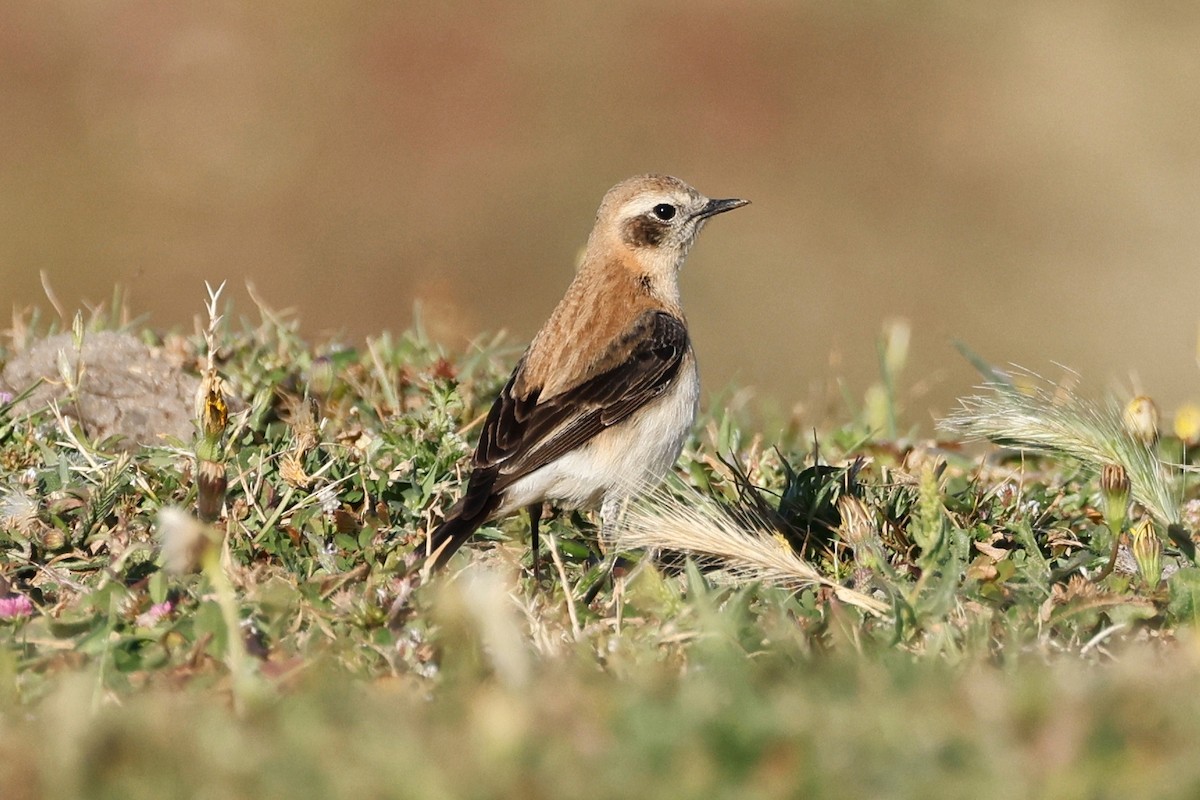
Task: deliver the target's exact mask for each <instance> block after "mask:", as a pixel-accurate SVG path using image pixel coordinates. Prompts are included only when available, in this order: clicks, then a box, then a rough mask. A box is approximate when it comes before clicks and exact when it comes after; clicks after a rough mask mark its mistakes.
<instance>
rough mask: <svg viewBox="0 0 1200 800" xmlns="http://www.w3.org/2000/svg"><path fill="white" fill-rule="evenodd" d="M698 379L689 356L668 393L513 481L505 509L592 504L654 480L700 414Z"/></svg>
mask: <svg viewBox="0 0 1200 800" xmlns="http://www.w3.org/2000/svg"><path fill="white" fill-rule="evenodd" d="M699 399H700V379H699V374H698V373H697V371H696V361H695V359H694V358H692V357H691V356H690V354H689V356H688V358H687V360H686V361H685V362H684V363H683V364H682V365H681V366H680V374H679V376H678V378H677V380H676V381H675V383H674V384H673V385H672V386H671V388H670V389H668V390H667V392H666V393H664V394H663V396H662V397H659V398H658V399H656V400H654V401H653V402H652V403H650V404H648V405H646V406H645V407H644V408H642V409H639V410H638V411H637V412H636V413H634V414H633V415H631V416H630V417H629V418H628V419H626V420H624V421H623V422H621V423H620V424H619V425H614V426H613V427H612V428H609V429H608V430H606V431H604V432H603V433H601V434H599V435H598V436H596V438H594V439H592V440H591V441H590V442H589V443H588V444H586V445H584V446H583V447H580V448H579V449H577V450H574V451H572V452H570V453H567V454H566V455H564V456H562V457H561V458H559V459H558V460H557V461H554V462H553V463H550V464H547V465H546V466H544V467H542V468H541V469H539V470H537V471H536V472H533V473H530V474H529V475H527V476H526V477H524V478H522V479H521V480H519V481H517V482H516V483H514V484H513V485H512V486H511V487H509V489H508V490H507V491H506V492H505V497H504V505H503V508H502V510H501V513H505V512H507V511H511V510H515V509H518V508H522V507H524V506H527V505H530V504H531V503H536V502H540V501H543V500H549V501H551V502H553V503H555V504H557V505H559V506H562V507H564V508H581V507H590V506H595V505H596V504H598V503H599V502H600V501H601V500H602V499H604V498H605V497H606V496H617V497H623V496H627V495H630V494H633V493H635V492H637V491H639V490H640V489H644V488H648V486H652V485H653V484H656V483H657V482H658V481H659V480H661V479H662V477H663V476H664V475H665V474H666V473H667V471H668V470H669V469H670V468H671V466H672V465H673V464H674V463H675V460H676V459H677V458H679V453H680V451H682V450H683V443H684V441H685V440H686V439H687V435H688V432H689V431H690V430H691V428H692V423H693V421H695V418H696V410H697V406H698V403H699Z"/></svg>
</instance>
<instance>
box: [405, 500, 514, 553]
mask: <svg viewBox="0 0 1200 800" xmlns="http://www.w3.org/2000/svg"><path fill="white" fill-rule="evenodd" d="M499 504H500V499H499V498H498V497H497V498H489V500H488V502H486V503H484V504H483V506H482V507H477V508H473V509H467V508H464V507H463V505H464V504H463V503H459V504H458V505H456V506H455V507H454V508H452V509H450V514H449V515H448V516H447V517H446V520H445V521H444V522H443V523H442V524H441V525H438V526H437V527H436V528H434V529H433V533H431V534H429V538H428V539H427V540H426V542H425V547H424V548H423V549H424V552H425V553H426V554H427V555H426V559H427V562H426V563H428V564H429V566H430V568H431V569H435V570H436V569H441V568H442V567H444V566H446V563H447V562H448V561H449V560H450V557H451V556H453V555H454V554H455V553H457V552H458V548H460V547H462V546H463V545H464V544H466V542H467V540H468V539H470V538H471V536H472V535H473V534H474V533H475V531H477V530H479V528H480V526H482V525H483V523H485V522H487V521H488V519H489V518H490V517H491V515H492V512H493V511H495V510H496V507H497V506H498V505H499ZM469 511H474V513H467V512H469Z"/></svg>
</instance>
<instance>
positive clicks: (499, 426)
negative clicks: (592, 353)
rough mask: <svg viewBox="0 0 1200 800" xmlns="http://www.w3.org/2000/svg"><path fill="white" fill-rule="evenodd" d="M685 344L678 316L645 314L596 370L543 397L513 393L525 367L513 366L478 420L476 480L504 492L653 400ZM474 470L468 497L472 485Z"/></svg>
mask: <svg viewBox="0 0 1200 800" xmlns="http://www.w3.org/2000/svg"><path fill="white" fill-rule="evenodd" d="M687 349H688V338H687V329H686V328H685V327H684V325H683V322H682V321H681V320H679V319H677V318H676V317H673V316H671V315H670V314H668V313H666V312H663V311H647V312H646V313H644V314H642V315H641V316H640V317H638V319H637V321H636V322H635V323H634V324H633V326H632V327H631V328H630V329H629V331H628V332H627V333H626V334H625V335H624V336H622V337H621V338H620V339H619V340H618V341H616V342H614V343H613V345H612V347H611V348H610V349H609V351H608V353H606V354H605V355H604V356H603V357H601V358H600V359H599V360H598V361H597V364H596V368H595V371H594V374H592V375H591V376H589V377H587V378H585V379H584V380H583V381H582V382H580V383H578V384H577V385H575V386H574V387H572V388H570V389H567V390H566V391H564V392H561V393H559V394H557V395H555V396H554V397H551V398H548V399H546V400H544V401H542V402H538V401H539V399H540V398H539V391H538V389H536V388H535V389H533V390H532V391H530V392H529V393H528V394H527V395H526V396H525V397H514V396H513V387H514V386H515V385H516V382H517V376H518V375H519V374H520V370H521V367H522V365H523V364H518V365H517V369H516V371H514V372H513V377H512V378H511V379H510V380H509V382H508V384H507V385H506V386H505V387H504V390H503V391H502V392H501V393H500V396H499V397H498V398H496V403H495V404H494V405H493V406H492V410H491V412H490V413H489V414H488V417H487V420H486V421H485V422H484V425H483V433H482V436H481V438H480V440H479V446H478V448H477V449H476V451H475V459H474V466H475V473H483V474H481V475H479V477H480V478H481V479H482V480H481V484H490V485H489V486H488V489H487V494H489V495H491V494H495V493H498V492H501V491H503V490H504V488H506V487H507V486H509V485H511V484H512V483H514V482H515V481H517V480H520V479H521V478H523V477H525V476H526V475H528V474H529V473H531V472H533V471H534V470H537V469H539V468H541V467H544V466H545V465H546V464H549V463H550V462H552V461H554V460H555V459H557V458H559V457H561V456H562V455H564V454H566V453H568V452H570V451H572V450H574V449H575V448H577V447H579V446H580V445H582V444H584V443H586V442H587V441H589V440H590V439H592V438H593V437H595V436H596V435H597V434H599V433H600V432H601V431H603V430H604V429H605V428H608V427H611V426H613V425H616V424H617V423H619V422H621V421H622V420H624V419H626V418H627V417H628V416H629V415H630V414H632V413H633V412H635V411H637V410H638V409H639V408H641V407H642V406H644V405H646V404H647V403H649V402H650V401H651V400H654V399H655V398H657V397H658V396H659V395H661V394H662V393H663V392H664V391H665V390H666V389H667V387H668V386H669V385H670V383H671V381H672V379H673V378H674V377H675V375H676V374H677V373H678V372H679V367H680V364H682V363H683V358H684V355H685V354H686V353H687ZM475 473H473V474H472V479H471V487H470V489H469V490H468V494H472V493H473V492H471V491H470V490H471V489H474V488H475V483H476V479H475ZM489 473H490V474H489ZM480 488H482V486H481V487H480ZM482 500H483V498H482V497H480V498H478V502H479V503H480V504H482Z"/></svg>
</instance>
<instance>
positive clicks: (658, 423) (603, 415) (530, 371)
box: [426, 175, 749, 568]
mask: <svg viewBox="0 0 1200 800" xmlns="http://www.w3.org/2000/svg"><path fill="white" fill-rule="evenodd" d="M748 202H749V201H747V200H733V199H729V200H709V199H708V198H707V197H705V196H704V195H702V194H700V193H699V192H697V191H696V190H695V189H693V188H692V187H691V186H688V185H687V184H686V183H684V182H683V181H681V180H679V179H677V178H671V177H667V176H665V175H639V176H638V177H636V178H630V179H629V180H627V181H623V182H621V183H618V184H617V185H616V186H614V187H613V188H612V189H610V190H609V192H608V194H606V195H605V196H604V200H603V201H602V202H601V203H600V210H599V211H598V212H597V213H596V224H595V227H593V228H592V233H591V236H589V237H588V242H587V251H586V253H585V254H584V258H583V263H582V265H581V266H580V267H579V271H578V273H577V274H576V275H575V279H574V280H573V281H572V282H571V285H570V286H569V287H568V288H567V293H566V295H565V296H564V297H563V299H562V300H561V301H560V302H559V304H558V306H557V307H556V308H555V309H554V312H553V313H552V314H551V315H550V319H549V320H547V321H546V324H545V325H543V326H542V329H541V330H540V331H538V333H537V335H536V336H535V337H534V338H533V342H532V343H531V344H530V345H529V349H528V350H526V351H525V354H524V355H523V356H521V360H520V361H518V362H517V366H516V369H514V370H513V373H512V377H511V378H509V380H508V383H507V384H505V386H504V389H503V390H502V391H501V392H500V396H499V397H497V398H496V402H495V404H494V405H493V406H492V409H491V412H490V413H489V414H488V416H487V420H486V421H485V422H484V423H483V433H482V435H481V437H480V439H479V446H478V447H477V448H476V450H475V456H474V458H473V459H472V462H471V466H472V470H471V476H470V480H469V482H468V484H467V491H466V493H465V495H464V496H463V498H462V500H461V501H459V503H458V504H457V505H455V506H454V507H453V508H452V509H451V510H450V512H449V514H448V515H447V517H446V521H445V522H443V523H442V524H441V525H440V526H439V527H438V528H437V529H435V530H434V531H433V533H432V534H430V535H429V538H428V540H427V542H426V553H427V555H428V557H429V558H430V559H431V563H432V565H433V566H434V567H435V568H436V567H440V566H443V565H444V564H445V563H446V561H447V560H448V559H449V558H450V556H451V555H453V554H454V552H455V551H456V550H458V548H459V547H461V546H462V545H463V543H464V542H466V541H467V539H469V538H470V537H471V535H472V534H473V533H474V532H475V531H476V530H477V529H478V528H479V526H481V525H483V524H484V523H485V522H487V521H488V520H490V519H493V518H495V517H499V516H502V515H504V514H508V513H511V512H512V511H515V510H517V509H520V508H522V507H527V508H528V509H529V515H530V522H531V527H532V544H533V551H534V564H535V568H536V564H537V526H538V520H539V518H540V516H541V509H542V503H543V502H545V501H551V502H553V503H555V504H557V505H560V506H562V507H565V508H582V507H594V506H596V505H599V506H600V520H601V528H600V530H601V538H602V539H604V538H605V532H606V531H612V530H613V526H614V525H615V524H616V523H617V521H618V516H619V514H620V509H621V506H622V504H623V502H624V501H625V499H626V498H628V497H629V496H630V495H631V494H632V493H633V492H636V491H638V490H640V489H643V488H646V487H647V486H649V485H652V484H654V483H656V482H657V481H659V480H661V479H662V477H663V476H664V475H665V474H666V472H667V471H668V470H669V469H670V468H671V465H672V464H674V463H675V460H676V459H677V458H678V457H679V453H680V451H681V450H682V449H683V442H684V440H685V439H686V438H687V435H688V432H689V430H690V429H691V426H692V422H693V420H694V419H695V417H696V408H697V403H698V400H699V394H700V380H699V375H698V373H697V372H696V359H695V357H694V356H693V354H692V346H691V342H690V341H689V339H688V332H687V324H686V322H685V321H684V318H683V309H682V308H681V307H680V305H679V268H680V267H681V266H682V265H683V261H684V259H685V258H686V257H687V254H688V250H689V249H691V246H692V243H693V242H695V240H696V235H697V234H698V233H699V232H700V229H701V228H702V227H704V223H705V222H706V221H707V220H708V218H709V217H712V216H714V215H716V214H720V213H723V212H725V211H731V210H732V209H735V208H739V207H741V206H744V205H746V203H748Z"/></svg>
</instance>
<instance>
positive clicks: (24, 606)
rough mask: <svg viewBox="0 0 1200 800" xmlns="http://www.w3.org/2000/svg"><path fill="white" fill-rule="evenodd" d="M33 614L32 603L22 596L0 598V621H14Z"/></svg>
mask: <svg viewBox="0 0 1200 800" xmlns="http://www.w3.org/2000/svg"><path fill="white" fill-rule="evenodd" d="M32 614H33V603H31V602H30V601H29V598H28V597H26V596H25V595H23V594H14V595H9V596H8V597H0V619H15V618H17V617H28V616H30V615H32Z"/></svg>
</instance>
